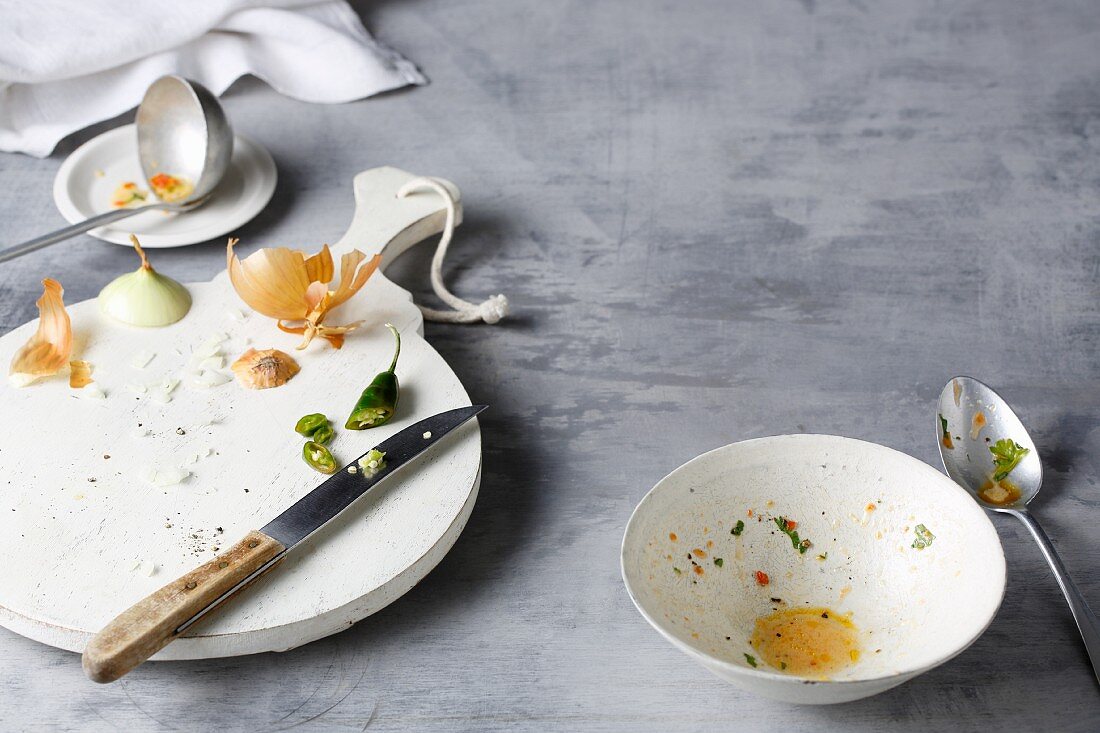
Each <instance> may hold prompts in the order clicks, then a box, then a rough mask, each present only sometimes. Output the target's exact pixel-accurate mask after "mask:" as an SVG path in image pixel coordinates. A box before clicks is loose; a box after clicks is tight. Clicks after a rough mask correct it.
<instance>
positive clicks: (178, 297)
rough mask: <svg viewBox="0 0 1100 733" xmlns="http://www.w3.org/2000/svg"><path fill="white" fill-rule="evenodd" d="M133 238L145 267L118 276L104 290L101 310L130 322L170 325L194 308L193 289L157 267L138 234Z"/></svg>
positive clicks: (152, 326)
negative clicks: (154, 267) (139, 239)
mask: <svg viewBox="0 0 1100 733" xmlns="http://www.w3.org/2000/svg"><path fill="white" fill-rule="evenodd" d="M130 241H131V242H133V244H134V249H136V250H137V253H138V255H139V256H140V257H141V267H139V268H138V269H137V270H135V271H134V272H130V273H127V274H125V275H120V276H118V277H117V278H115V279H114V280H113V281H111V282H110V283H109V284H108V285H107V287H105V288H103V290H101V291H100V293H99V307H100V310H102V311H103V312H104V313H106V314H107V315H108V316H110V317H111V318H113V319H115V320H116V321H119V322H120V323H125V324H126V325H128V326H142V327H147V328H159V327H161V326H170V325H171V324H173V323H175V322H177V321H179V320H180V319H181V318H183V317H184V316H186V315H187V313H188V311H190V310H191V293H189V292H188V291H187V288H185V287H184V286H183V285H181V284H180V283H178V282H176V281H175V280H173V279H172V278H170V277H167V276H165V275H161V274H160V273H159V272H157V271H156V270H154V269H153V266H152V265H150V264H149V260H148V259H146V257H145V251H144V250H142V248H141V244H140V243H139V242H138V239H137V237H135V236H133V235H130Z"/></svg>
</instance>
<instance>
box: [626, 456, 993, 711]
mask: <svg viewBox="0 0 1100 733" xmlns="http://www.w3.org/2000/svg"><path fill="white" fill-rule="evenodd" d="M777 520H778V521H777ZM739 522H740V523H742V524H741V526H740V528H739V526H738V523H739ZM784 522H788V523H789V522H794V523H795V524H794V525H793V526H794V529H792V528H791V527H790V526H784V525H783V523H784ZM919 526H921V528H920V529H919V528H918V527H919ZM923 530H927V532H925V531H923ZM700 554H702V556H700ZM758 572H759V573H762V574H764V575H766V576H767V578H766V583H767V584H766V585H763V584H761V581H763V580H764V578H762V577H761V576H759V575H758ZM622 573H623V579H624V581H625V582H626V588H627V591H628V592H629V594H630V597H631V599H632V600H633V601H634V605H635V606H637V608H638V610H639V611H640V612H641V614H642V616H644V617H645V619H646V620H647V621H649V623H650V624H652V625H653V627H654V628H656V629H657V630H658V631H659V632H660V633H661V634H662V635H663V636H664V637H665V638H666V639H668V640H669V641H670V642H672V644H673V645H674V646H676V647H677V648H679V649H680V650H681V651H683V652H685V653H686V654H687V655H688V656H690V657H691V658H692V659H694V660H695V661H697V662H699V663H700V664H702V665H703V666H704V667H706V668H707V669H709V670H710V671H712V672H714V673H715V674H717V675H718V676H719V677H721V678H723V679H725V680H728V681H729V682H732V683H734V684H735V685H738V686H739V687H742V688H744V689H746V690H749V691H751V692H755V693H757V694H760V695H763V696H765V697H770V698H773V699H776V700H782V701H785V702H793V703H809V704H828V703H839V702H846V701H850V700H858V699H860V698H863V697H868V696H870V695H875V694H877V693H880V692H883V691H885V690H888V689H890V688H891V687H895V686H896V685H900V684H901V683H903V682H905V681H907V680H910V679H912V678H913V677H915V676H917V675H918V674H921V673H922V672H925V671H927V670H929V669H932V668H933V667H936V666H938V665H940V664H943V663H944V662H946V661H947V660H949V659H951V658H952V657H954V656H955V655H957V654H959V653H960V652H962V651H963V650H964V649H966V648H967V647H968V646H970V644H972V643H973V642H974V641H975V640H976V639H977V638H978V637H979V636H980V635H981V633H982V632H983V631H984V630H985V628H986V627H987V626H988V625H989V623H990V622H991V621H992V620H993V617H994V616H995V615H996V613H997V609H998V608H999V606H1000V604H1001V599H1002V597H1003V596H1004V588H1005V561H1004V553H1003V551H1002V549H1001V543H1000V539H999V538H998V536H997V533H996V531H995V530H994V528H993V525H992V524H991V523H990V521H989V519H988V517H986V515H985V513H984V512H983V511H982V510H981V508H979V507H978V505H977V504H976V503H975V502H974V500H973V499H972V498H971V497H970V496H969V495H968V494H967V493H966V492H965V491H964V490H963V489H962V488H960V487H959V486H957V485H956V484H955V483H954V482H952V481H951V480H950V479H948V478H947V477H946V476H944V475H943V474H941V473H940V472H938V471H936V470H935V469H933V468H932V467H930V466H928V465H927V464H925V463H922V462H920V461H918V460H916V459H915V458H912V457H910V456H907V455H905V454H903V453H899V452H897V451H895V450H892V449H890V448H886V447H883V446H880V445H875V444H873V443H866V442H863V441H859V440H852V439H850V438H842V437H838V436H830V435H784V436H776V437H771V438H760V439H757V440H748V441H744V442H741V443H734V444H732V445H727V446H725V447H722V448H718V449H716V450H713V451H711V452H709V453H705V454H703V455H701V456H699V457H698V458H695V459H693V460H691V461H689V462H688V463H686V464H684V465H683V466H681V467H680V468H678V469H676V470H675V471H673V472H672V473H671V474H669V475H668V476H666V477H665V478H663V479H661V481H660V482H659V483H658V484H657V485H656V486H655V487H654V488H653V489H652V490H651V491H650V492H649V493H648V494H647V495H646V496H645V498H643V499H642V501H641V503H640V504H638V507H637V508H636V509H635V510H634V514H633V515H632V516H631V518H630V522H629V524H628V525H627V529H626V535H625V537H624V538H623V547H622ZM819 607H824V608H828V609H830V610H831V611H832V612H834V613H836V614H839V615H841V616H843V617H845V618H849V619H850V620H851V623H852V624H853V625H854V628H855V636H856V641H857V643H858V647H859V653H858V658H857V659H856V660H855V661H852V662H850V663H846V666H844V667H843V668H842V669H839V670H835V671H832V672H831V673H830V674H827V675H819V674H813V675H804V676H798V675H793V674H788V673H787V672H786V671H784V670H781V669H780V668H778V667H772V666H770V665H769V664H767V663H766V662H765V660H764V659H762V658H761V655H760V653H759V651H758V649H757V648H755V647H754V646H752V645H751V644H750V638H751V637H752V635H753V632H754V629H755V628H756V620H757V619H758V618H761V617H763V616H766V615H768V614H773V613H775V612H777V611H778V612H789V611H792V610H793V609H799V608H803V609H804V608H819ZM853 656H856V655H853ZM753 665H755V666H753Z"/></svg>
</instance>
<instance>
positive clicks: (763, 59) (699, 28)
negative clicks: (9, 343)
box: [0, 0, 1100, 733]
mask: <svg viewBox="0 0 1100 733" xmlns="http://www.w3.org/2000/svg"><path fill="white" fill-rule="evenodd" d="M361 10H362V11H363V15H364V18H365V20H366V22H367V24H368V26H369V27H371V29H372V30H373V31H375V32H376V33H377V35H378V36H379V37H380V38H381V39H383V40H384V41H386V42H389V43H391V44H393V45H394V46H395V47H396V48H398V49H399V50H401V51H402V52H404V53H405V54H407V55H408V56H409V57H410V58H411V59H413V60H415V61H416V62H417V63H418V64H419V65H420V66H421V67H422V68H423V69H424V71H425V72H426V74H427V75H428V76H429V77H430V78H431V80H432V84H431V85H430V86H428V87H425V88H419V89H411V90H406V91H403V92H398V93H393V94H388V95H385V96H383V97H381V98H378V99H374V100H370V101H366V102H361V103H355V104H349V105H343V106H331V107H322V106H309V105H306V104H301V103H298V102H294V101H290V100H287V99H283V98H281V97H279V96H277V95H276V94H274V93H273V92H272V91H270V90H269V89H268V88H266V87H265V86H264V85H262V84H260V83H258V82H255V81H244V82H241V83H239V84H238V85H237V86H235V87H234V88H233V89H232V90H231V91H230V93H229V94H228V95H227V97H226V98H225V106H226V108H227V109H228V111H229V113H230V115H231V117H232V119H233V121H234V123H235V124H236V125H237V126H238V128H239V129H241V130H242V131H245V132H247V133H248V134H250V135H252V136H254V137H256V138H257V139H258V140H260V141H261V142H262V143H263V144H264V145H266V146H267V147H268V149H269V150H271V152H272V153H273V154H274V156H275V159H276V161H277V163H278V165H279V169H280V172H281V176H282V178H281V180H280V184H279V188H278V191H277V193H276V198H275V201H274V203H273V204H272V205H271V206H270V207H269V208H268V210H267V211H266V212H265V213H264V214H262V215H261V216H260V217H259V218H258V219H257V220H255V221H254V222H252V223H251V224H249V225H247V226H246V227H244V228H243V229H242V230H241V231H240V233H239V234H240V236H241V238H242V239H243V241H244V243H246V244H247V245H248V246H249V247H253V246H259V245H273V244H293V245H315V244H318V243H320V242H322V241H332V240H335V239H336V238H338V236H339V235H340V234H341V233H342V231H343V229H344V227H345V225H346V223H347V221H348V220H349V216H350V213H351V200H350V187H349V182H350V179H351V177H352V176H353V175H354V174H355V173H356V172H357V171H359V170H362V169H365V168H370V167H373V166H377V165H383V164H393V165H397V166H400V167H403V168H406V169H408V170H411V171H415V172H419V173H425V174H434V175H440V176H445V177H448V178H451V179H453V180H454V181H456V182H457V183H458V184H459V185H460V186H461V187H462V189H463V192H464V195H465V199H466V204H467V216H468V222H467V224H466V225H464V226H463V228H462V229H461V230H460V232H459V234H458V240H457V242H456V245H455V248H454V250H453V261H452V263H451V267H450V268H449V277H450V279H451V281H452V283H453V285H454V287H455V289H456V290H457V291H458V292H460V293H462V294H465V295H467V296H469V297H471V298H479V297H481V296H483V295H485V294H488V293H490V292H498V291H502V292H505V293H507V294H508V295H509V296H510V298H511V299H512V300H513V302H514V304H515V306H516V308H515V310H516V313H515V317H514V318H512V319H511V320H510V321H509V322H508V323H507V324H506V325H502V326H499V327H484V326H483V327H459V326H431V325H429V327H428V329H427V334H428V337H429V339H430V340H431V341H432V343H433V344H434V345H435V346H436V348H437V349H439V350H440V351H441V352H442V353H443V354H444V355H445V356H446V357H447V359H448V360H449V361H450V363H451V364H452V366H453V367H454V369H455V370H456V371H457V372H458V374H459V376H460V377H461V378H462V379H463V381H464V383H465V384H466V385H467V387H468V388H469V390H470V393H471V395H472V396H473V397H474V399H476V400H484V401H488V402H491V403H492V404H493V410H492V411H491V412H490V413H488V415H487V416H486V418H485V420H484V423H483V425H484V436H485V444H486V454H485V478H484V482H483V485H482V493H481V498H480V499H479V501H478V505H477V507H476V509H475V511H474V515H473V518H472V520H471V522H470V525H469V527H468V529H467V530H466V532H465V533H464V534H463V536H462V538H461V539H460V540H459V542H458V544H457V546H456V547H455V549H454V551H453V552H452V553H451V554H450V555H449V556H448V557H447V558H446V560H444V562H443V563H442V564H441V565H440V567H439V568H438V569H436V570H435V571H434V572H433V573H432V574H431V575H430V576H429V577H428V578H427V579H426V580H425V581H424V582H423V583H422V584H421V585H420V586H418V587H417V588H416V589H414V590H413V591H412V592H411V593H409V594H408V595H407V596H406V597H404V598H403V599H401V600H400V601H398V602H397V603H395V604H394V605H392V606H391V607H389V608H387V609H386V610H385V611H383V612H381V613H379V614H377V615H376V616H374V617H371V618H369V619H367V620H366V621H364V622H362V623H360V624H358V625H357V626H355V627H354V628H352V629H350V630H349V631H347V632H345V633H343V634H340V635H338V636H335V637H332V638H329V639H326V640H323V641H320V642H317V643H314V644H311V645H308V646H307V647H304V648H301V649H298V650H295V651H292V652H289V653H284V654H266V655H260V656H255V657H248V658H240V659H233V660H222V661H217V660H215V661H207V662H194V663H178V664H161V665H149V666H147V667H144V668H142V669H141V670H140V671H138V672H137V673H136V674H134V675H132V676H130V677H128V678H126V679H125V680H124V681H122V682H120V683H118V684H116V685H114V686H111V687H96V686H93V685H92V684H91V683H88V682H86V681H85V680H84V679H83V677H82V676H81V673H80V668H79V664H78V660H77V658H76V657H75V656H74V655H71V654H68V653H65V652H61V651H56V650H53V649H50V648H47V647H45V646H41V645H39V644H36V643H34V642H30V641H27V640H24V639H22V638H19V637H17V636H15V635H13V634H10V633H8V632H4V631H0V680H2V681H3V682H2V683H0V728H3V729H41V728H50V729H90V730H114V729H127V730H171V729H180V730H216V729H227V730H257V729H265V730H275V729H287V728H297V729H298V730H309V731H312V730H345V729H346V730H361V729H363V728H364V727H369V728H370V729H371V730H375V729H377V730H382V731H411V730H416V731H422V730H466V731H492V730H524V731H543V730H569V731H573V730H584V731H610V730H632V731H669V730H714V729H738V728H744V729H754V730H761V731H767V730H775V731H785V732H786V733H793V732H795V731H817V730H825V729H847V730H866V731H875V730H883V729H884V728H885V727H886V726H890V729H891V730H897V731H925V730H987V729H989V730H1000V729H1004V730H1013V729H1019V730H1027V729H1030V730H1034V729H1039V728H1047V729H1055V730H1079V731H1085V730H1094V729H1095V726H1096V721H1097V720H1098V716H1100V695H1098V694H1097V685H1096V680H1095V679H1093V678H1092V676H1091V673H1090V670H1089V667H1088V665H1087V662H1086V658H1085V655H1084V653H1083V650H1082V647H1081V645H1080V641H1079V639H1078V636H1077V632H1076V629H1075V628H1074V626H1073V623H1072V620H1071V617H1070V616H1069V613H1068V610H1067V609H1066V606H1065V604H1064V602H1063V601H1062V598H1061V596H1060V594H1059V592H1058V589H1057V587H1056V585H1055V583H1054V580H1053V578H1052V576H1051V575H1050V573H1049V572H1048V570H1047V568H1046V566H1045V565H1044V564H1043V561H1042V559H1041V557H1040V555H1039V552H1038V549H1037V548H1036V547H1035V545H1034V544H1033V543H1032V541H1031V540H1030V539H1029V538H1028V536H1027V535H1026V534H1025V532H1024V531H1023V528H1022V527H1020V526H1018V525H1017V524H1016V523H1014V520H1012V519H1010V518H1003V519H1002V518H997V519H995V522H996V524H997V526H998V528H999V529H1000V531H1001V535H1002V537H1003V539H1004V544H1005V551H1006V554H1007V557H1008V563H1009V585H1008V593H1007V596H1006V598H1005V602H1004V606H1003V608H1002V609H1001V612H1000V614H999V615H998V617H997V619H996V621H995V622H994V623H993V625H992V626H991V628H990V629H989V631H988V632H987V633H986V634H985V635H984V636H983V637H982V638H981V639H980V640H979V641H978V642H977V643H976V644H974V646H973V647H971V648H970V649H969V650H968V651H966V652H965V653H964V654H962V655H961V656H960V657H958V658H957V659H955V660H954V661H952V662H950V663H948V664H946V665H944V666H943V667H940V668H938V669H936V670H934V671H932V672H930V673H928V674H926V675H924V676H922V677H920V678H918V679H916V680H914V681H913V682H910V683H908V684H906V685H904V686H902V687H901V688H898V689H895V690H893V691H891V692H888V693H886V694H884V695H881V696H879V697H876V698H872V699H869V700H865V701H863V702H857V703H853V704H849V705H844V706H840V707H834V708H817V709H812V708H796V707H789V706H784V705H779V704H773V703H769V702H766V701H763V700H759V699H755V698H752V697H749V696H748V695H746V694H743V693H741V692H739V691H738V690H736V689H734V688H732V687H729V686H727V685H725V684H724V683H722V682H720V681H718V680H717V679H714V678H712V677H710V676H709V675H708V674H707V673H706V672H704V671H703V670H702V669H701V668H699V667H697V666H695V665H694V664H693V663H692V662H691V661H690V660H688V659H687V658H686V657H685V656H683V655H682V654H680V653H679V652H677V651H676V650H674V649H673V648H672V647H671V646H670V645H668V644H667V643H665V642H664V641H663V640H661V639H660V638H659V637H658V635H657V634H656V633H655V632H654V631H653V630H651V629H650V628H649V627H648V626H647V625H646V624H645V622H644V621H643V620H642V619H641V618H640V616H638V614H637V613H636V612H635V611H634V609H633V608H632V606H631V604H630V601H629V600H628V598H627V596H626V593H625V592H624V590H623V587H622V583H621V581H620V579H619V570H618V548H619V542H620V539H621V536H622V530H623V527H624V524H625V522H626V519H627V517H628V516H629V513H630V511H631V509H632V508H633V506H634V504H635V503H636V502H637V501H638V500H639V499H640V498H641V496H642V495H643V494H644V493H645V491H646V490H648V488H649V487H650V486H652V485H653V484H654V483H655V482H656V481H657V480H658V479H659V478H660V477H661V476H663V475H664V474H665V473H667V472H668V471H670V470H671V469H673V468H675V467H676V466H677V465H679V464H680V463H682V462H683V461H685V460H687V459H689V458H691V457H693V456H694V455H696V454H698V453H700V452H702V451H705V450H707V449H710V448H713V447H716V446H718V445H722V444H724V443H727V442H730V441H734V440H739V439H742V438H749V437H754V436H760V435H768V434H774V433H787V432H798V431H809V432H825V433H839V434H841V435H848V436H852V437H857V438H864V439H869V440H874V441H878V442H881V443H884V444H886V445H889V446H892V447H895V448H898V449H900V450H903V451H906V452H908V453H911V454H912V455H915V456H917V457H919V458H921V459H924V460H926V461H929V462H933V463H934V462H935V461H936V460H937V457H936V447H935V442H934V437H933V424H932V419H933V414H932V410H933V403H934V400H935V397H936V395H937V394H938V392H939V389H940V387H941V386H942V385H943V384H944V382H945V381H946V380H947V378H948V377H950V376H952V375H953V374H955V373H970V374H973V375H975V376H978V377H980V378H983V379H985V380H986V381H988V382H990V383H992V384H995V385H997V386H999V387H1000V388H1001V389H1002V391H1003V393H1004V394H1005V395H1006V397H1008V399H1009V400H1010V401H1012V402H1013V403H1014V404H1015V405H1016V406H1017V408H1018V411H1019V412H1020V413H1021V415H1022V416H1023V417H1024V419H1025V421H1026V422H1027V423H1028V424H1029V425H1030V426H1033V430H1034V435H1035V438H1036V440H1037V442H1038V444H1039V446H1040V448H1041V450H1042V453H1043V456H1044V458H1045V460H1046V466H1047V469H1048V474H1047V476H1048V480H1047V485H1046V488H1045V489H1044V491H1043V494H1042V496H1041V498H1040V500H1039V502H1038V505H1037V507H1036V513H1037V514H1038V515H1039V516H1040V518H1041V519H1042V520H1044V522H1045V524H1046V526H1047V529H1048V531H1049V532H1050V533H1051V534H1052V535H1053V536H1054V538H1055V541H1056V543H1057V545H1058V546H1059V549H1060V550H1061V552H1062V553H1063V556H1064V558H1065V561H1066V564H1067V565H1068V566H1069V568H1070V570H1071V572H1072V573H1073V574H1074V576H1075V577H1076V579H1077V581H1078V583H1079V584H1080V586H1081V588H1082V590H1083V591H1084V593H1085V595H1086V596H1087V597H1089V598H1090V599H1092V601H1093V604H1094V606H1097V607H1100V570H1098V569H1097V568H1096V566H1095V564H1094V563H1095V557H1096V548H1097V542H1098V541H1097V530H1096V527H1097V523H1098V521H1100V494H1098V486H1097V475H1098V473H1100V459H1098V458H1097V456H1098V454H1100V424H1098V420H1097V412H1098V408H1100V393H1098V390H1097V386H1098V377H1100V366H1098V365H1097V359H1096V356H1097V345H1098V340H1100V307H1098V302H1100V301H1098V295H1100V288H1098V276H1100V208H1098V201H1100V155H1098V153H1100V52H1098V49H1100V6H1098V5H1097V4H1096V2H1095V0H1080V1H1078V2H1071V1H1064V2H1029V3H1009V2H981V1H974V0H960V1H957V2H929V1H924V0H920V1H913V0H905V1H895V0H879V1H877V2H870V1H867V2H863V1H861V0H851V1H850V2H845V3H817V2H815V1H814V0H801V2H778V1H777V2H758V1H757V0H746V1H744V2H723V1H721V0H713V1H702V0H698V1H696V2H667V1H665V2H658V1H653V0H632V2H622V3H610V2H605V3H599V4H596V3H586V2H565V3H563V2H557V3H546V2H534V1H533V0H530V1H527V0H525V1H523V2H520V1H518V0H509V1H504V0H502V1H500V2H495V3H489V2H470V1H465V0H449V1H447V2H444V1H443V0H421V1H415V2H411V1H410V2H384V3H365V4H363V6H362V7H361ZM112 124H117V121H116V123H112ZM110 126H111V125H102V126H99V127H97V128H96V129H95V130H93V131H89V132H87V133H82V134H80V135H77V136H75V137H74V138H73V139H71V140H69V141H67V142H66V143H64V144H63V147H62V149H61V150H60V151H59V153H58V154H57V155H55V156H54V157H53V158H50V159H49V160H45V161H39V160H32V159H29V158H26V157H21V156H16V155H5V156H0V231H2V237H3V239H5V240H9V241H13V242H14V241H19V240H22V239H24V238H29V237H30V236H32V235H35V234H38V233H40V232H42V231H44V230H48V229H50V228H53V227H55V226H57V225H58V224H60V223H61V220H60V217H59V215H58V214H57V213H56V212H55V210H54V207H53V204H52V202H51V199H50V194H49V192H50V187H51V184H52V180H53V176H54V173H55V171H56V169H57V166H58V165H59V164H60V162H61V160H62V159H63V157H64V155H65V154H67V153H68V152H70V151H71V150H72V149H74V148H75V147H76V145H78V144H79V143H81V142H83V141H84V140H86V139H88V138H89V137H90V136H91V134H93V133H94V132H99V131H102V130H103V129H107V127H110ZM423 249H424V250H425V251H423V252H414V253H412V254H410V255H408V256H406V258H405V260H404V261H402V262H400V263H399V266H396V267H395V268H393V269H392V270H391V271H390V274H391V276H396V278H397V279H398V280H399V281H400V282H403V283H405V284H407V285H408V286H410V287H411V288H412V289H414V290H415V291H417V292H420V293H421V294H423V290H424V288H423V283H425V282H426V277H425V273H426V271H427V262H428V252H427V249H428V248H427V247H424V248H423ZM223 256H224V255H223V248H222V244H221V243H220V242H216V243H211V244H207V245H201V246H197V247H192V248H188V249H185V250H179V251H173V252H162V253H158V254H157V264H158V266H160V267H161V268H162V269H164V270H165V271H168V272H170V273H172V274H174V275H176V276H177V277H181V279H206V278H209V277H211V276H213V275H214V274H215V273H216V272H217V271H218V269H219V268H221V267H223V265H224V259H223ZM132 265H133V261H132V256H131V255H130V254H128V253H127V252H125V251H124V250H122V249H121V248H116V247H114V246H113V245H107V244H102V243H100V242H97V241H95V240H91V239H88V238H82V239H79V240H76V241H73V242H70V243H68V244H63V245H59V246H57V247H54V248H53V249H51V250H49V251H47V252H42V253H40V254H38V255H35V256H30V257H26V258H24V259H22V260H19V261H17V262H15V263H14V264H11V265H6V266H4V267H3V268H0V327H2V328H3V329H4V330H8V329H10V328H13V327H14V326H16V325H18V324H20V323H22V322H24V321H26V320H28V319H30V318H33V317H34V315H35V312H34V306H33V302H34V299H35V297H37V295H38V293H39V286H38V280H39V279H40V278H41V277H42V276H44V275H51V276H55V277H60V279H61V280H62V281H63V282H64V284H65V287H66V289H67V291H68V298H69V299H71V300H74V301H75V300H79V299H83V298H87V297H92V296H94V295H95V294H96V293H97V292H98V290H99V289H100V288H101V287H102V286H103V285H104V284H105V283H107V282H108V281H109V280H110V279H111V278H112V277H114V276H115V275H116V274H118V273H119V272H120V271H122V270H124V269H129V268H130V267H132ZM5 419H11V417H10V416H7V417H6V418H5ZM59 541H64V538H59ZM1090 559H1091V560H1092V561H1093V562H1090Z"/></svg>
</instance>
